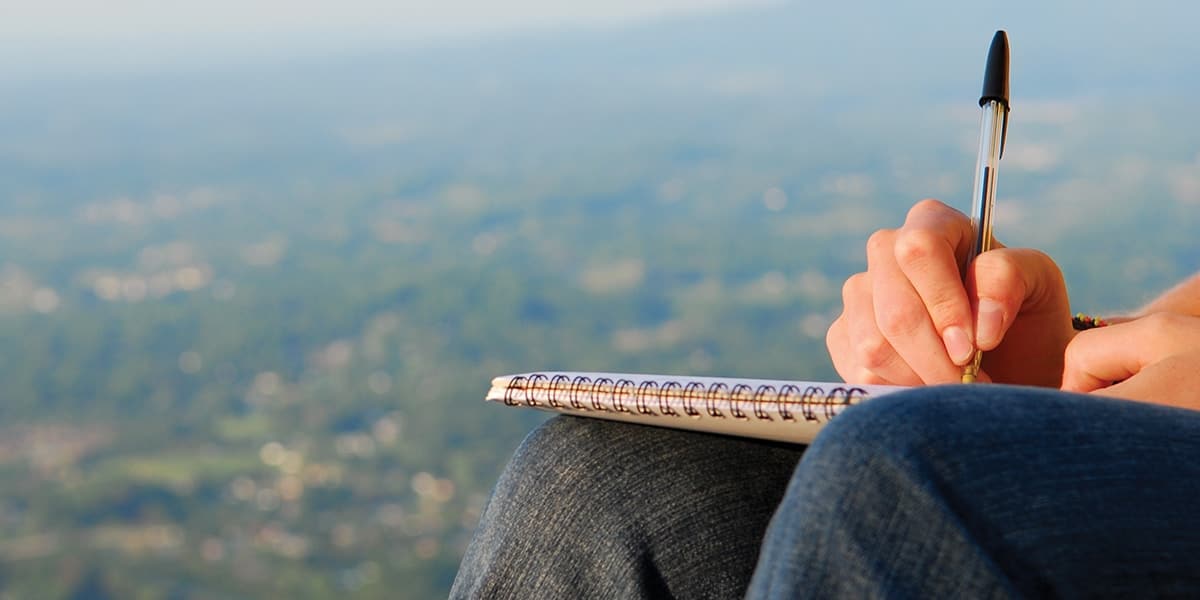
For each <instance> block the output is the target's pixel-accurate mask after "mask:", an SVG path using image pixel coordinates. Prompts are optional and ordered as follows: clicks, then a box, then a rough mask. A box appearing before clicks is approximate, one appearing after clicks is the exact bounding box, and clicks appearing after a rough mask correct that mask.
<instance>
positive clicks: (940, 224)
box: [893, 200, 975, 365]
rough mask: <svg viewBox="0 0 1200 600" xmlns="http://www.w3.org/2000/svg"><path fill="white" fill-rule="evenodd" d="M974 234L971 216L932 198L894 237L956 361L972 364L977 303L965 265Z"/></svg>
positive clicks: (903, 267) (898, 256) (903, 265)
mask: <svg viewBox="0 0 1200 600" xmlns="http://www.w3.org/2000/svg"><path fill="white" fill-rule="evenodd" d="M971 235H972V234H971V225H970V221H968V220H967V218H966V217H965V216H964V215H963V214H962V213H959V212H958V211H956V210H953V209H951V208H950V207H948V206H946V205H944V204H942V203H940V202H937V201H936V200H926V201H923V202H920V203H918V204H917V205H916V206H914V207H913V209H912V210H910V211H909V213H908V218H907V220H906V221H905V223H904V227H903V228H901V229H900V230H899V231H898V232H897V233H896V235H895V241H894V250H893V253H894V256H895V261H896V264H897V265H898V266H899V269H900V271H901V272H902V273H903V274H904V276H905V278H906V279H907V280H908V283H909V284H910V286H911V288H912V289H913V290H914V291H915V292H916V294H917V296H918V297H919V298H920V300H921V302H922V304H923V305H924V309H925V313H926V315H928V319H929V322H930V323H931V324H932V328H933V331H934V332H935V333H936V334H937V336H938V338H940V340H941V341H942V344H943V345H944V348H945V352H946V355H947V356H948V357H949V360H950V362H951V363H952V364H954V365H964V364H966V363H967V362H968V361H969V360H971V358H972V355H973V354H974V350H975V342H974V333H973V331H974V326H973V320H972V318H971V304H970V302H969V301H968V299H967V292H966V289H964V287H963V282H962V270H961V269H960V263H961V262H962V260H963V259H964V258H965V256H966V253H967V251H968V249H969V246H970V244H971ZM894 291H897V292H899V291H900V290H899V289H896V290H894ZM898 324H899V326H901V327H903V326H904V325H905V324H906V323H905V322H904V321H903V320H901V321H899V323H898ZM908 325H910V326H911V325H913V324H908ZM899 333H903V332H899Z"/></svg>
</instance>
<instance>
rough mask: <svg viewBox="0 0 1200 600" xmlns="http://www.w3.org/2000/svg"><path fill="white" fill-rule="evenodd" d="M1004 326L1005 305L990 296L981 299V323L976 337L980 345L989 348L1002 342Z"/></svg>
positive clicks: (976, 329) (976, 331)
mask: <svg viewBox="0 0 1200 600" xmlns="http://www.w3.org/2000/svg"><path fill="white" fill-rule="evenodd" d="M1003 326H1004V306H1002V305H1001V304H1000V303H999V302H996V301H995V300H992V299H990V298H980V299H979V324H978V327H976V328H975V339H976V340H978V341H979V345H981V346H987V347H989V348H991V347H993V346H995V345H996V344H999V343H1000V329H1001V328H1002V327H1003Z"/></svg>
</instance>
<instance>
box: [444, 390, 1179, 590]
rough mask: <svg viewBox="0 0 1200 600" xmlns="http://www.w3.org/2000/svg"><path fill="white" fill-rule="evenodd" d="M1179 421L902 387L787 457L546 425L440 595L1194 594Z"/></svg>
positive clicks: (776, 449) (1047, 398)
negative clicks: (447, 592) (450, 587)
mask: <svg viewBox="0 0 1200 600" xmlns="http://www.w3.org/2000/svg"><path fill="white" fill-rule="evenodd" d="M1198 500H1200V412H1193V411H1186V410H1180V409H1171V408H1164V407H1159V406H1151V405H1145V404H1136V403H1132V402H1125V401H1118V400H1108V399H1103V398H1096V397H1090V396H1081V395H1072V394H1063V393H1060V392H1056V391H1052V390H1041V389H1032V388H1015V387H1004V386H970V387H962V386H948V387H936V388H923V389H917V390H913V391H911V392H905V393H903V394H897V395H895V396H889V397H884V398H878V399H875V400H872V401H870V402H868V403H865V404H863V405H860V406H857V407H854V408H852V409H850V410H848V411H846V412H845V413H844V414H842V415H841V416H839V417H838V418H837V419H835V420H834V421H833V422H832V423H831V424H830V425H829V426H828V427H827V428H826V429H825V431H823V432H822V433H821V435H820V436H819V437H818V438H817V440H816V441H815V442H814V443H813V445H812V446H811V447H810V448H809V449H808V450H807V451H804V449H803V448H802V447H799V446H787V445H779V444H770V443H762V442H756V441H753V440H742V439H736V438H725V437H719V436H709V435H704V434H695V433H687V432H683V431H673V430H663V429H654V428H647V427H640V426H633V425H622V424H617V423H609V422H603V421H597V420H589V419H578V418H568V417H559V418H555V419H552V420H551V421H549V422H547V423H546V424H545V425H543V426H542V427H541V428H539V429H538V430H537V431H535V432H534V433H533V434H531V435H530V437H529V438H528V439H527V440H526V441H525V443H524V444H523V445H522V447H521V449H520V450H518V451H517V454H516V455H515V456H514V458H513V460H512V462H511V463H510V464H509V466H508V468H507V469H506V471H505V473H504V474H503V475H502V477H501V479H500V481H499V483H498V484H497V487H496V490H495V492H494V494H493V497H492V498H491V500H490V501H489V504H488V506H487V508H486V510H485V511H484V514H483V516H482V519H481V522H480V526H479V529H478V530H477V532H476V534H475V538H474V539H473V541H472V543H471V545H470V547H469V548H468V550H467V554H466V556H465V558H464V560H463V564H462V567H461V569H460V571H459V574H458V578H457V579H456V581H455V584H454V588H453V591H452V593H451V595H452V597H455V598H737V597H740V596H743V595H745V596H746V597H749V598H797V597H838V598H846V597H849V598H859V597H921V598H925V597H932V598H950V597H953V598H964V597H965V598H1003V597H1031V596H1032V597H1042V596H1054V597H1095V596H1099V597H1130V596H1136V597H1146V596H1189V597H1200V506H1197V504H1198V503H1200V502H1198Z"/></svg>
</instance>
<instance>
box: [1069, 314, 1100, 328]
mask: <svg viewBox="0 0 1200 600" xmlns="http://www.w3.org/2000/svg"><path fill="white" fill-rule="evenodd" d="M1107 325H1108V321H1105V320H1104V319H1101V318H1100V317H1093V316H1092V315H1085V314H1083V313H1076V314H1075V316H1074V317H1072V318H1071V327H1074V328H1075V331H1085V330H1087V329H1095V328H1097V327H1105V326H1107Z"/></svg>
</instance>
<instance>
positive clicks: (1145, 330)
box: [1062, 313, 1200, 393]
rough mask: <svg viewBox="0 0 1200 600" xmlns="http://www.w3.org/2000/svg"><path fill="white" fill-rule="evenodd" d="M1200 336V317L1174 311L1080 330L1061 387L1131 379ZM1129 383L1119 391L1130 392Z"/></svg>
mask: <svg viewBox="0 0 1200 600" xmlns="http://www.w3.org/2000/svg"><path fill="white" fill-rule="evenodd" d="M1198 336H1200V319H1197V318H1196V317H1189V316H1185V315H1180V314H1174V313H1157V314H1153V315H1149V316H1146V317H1142V318H1140V319H1135V320H1133V321H1128V322H1125V323H1118V324H1116V325H1110V326H1108V327H1102V328H1100V329H1090V330H1088V331H1084V332H1081V333H1080V334H1079V335H1077V336H1075V339H1073V340H1071V343H1070V344H1068V345H1067V351H1066V356H1065V364H1064V367H1063V383H1062V388H1063V389H1064V390H1067V391H1072V392H1092V391H1095V390H1098V389H1101V388H1106V387H1109V386H1110V385H1112V384H1113V383H1114V382H1117V381H1124V380H1127V379H1130V378H1132V377H1134V376H1135V375H1137V374H1138V373H1140V372H1141V371H1142V370H1143V369H1145V368H1146V367H1147V366H1149V365H1152V364H1155V363H1159V362H1161V361H1163V360H1165V359H1167V358H1169V357H1171V356H1173V355H1177V354H1181V353H1185V352H1187V351H1188V350H1190V349H1193V348H1194V346H1195V345H1196V340H1197V339H1198ZM1127 387H1128V386H1127ZM1127 387H1126V388H1125V389H1122V388H1118V390H1117V392H1121V393H1127V392H1128V389H1127ZM1109 393H1113V392H1112V391H1111V390H1110V392H1109Z"/></svg>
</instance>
